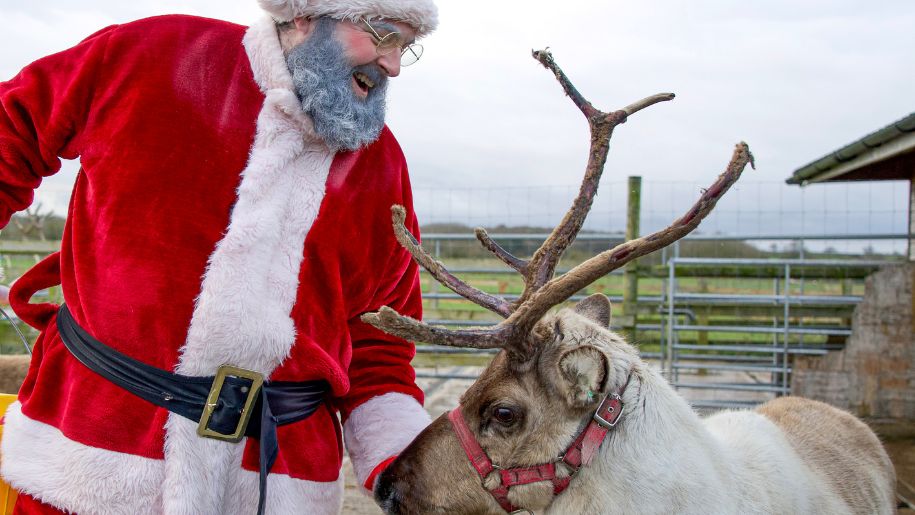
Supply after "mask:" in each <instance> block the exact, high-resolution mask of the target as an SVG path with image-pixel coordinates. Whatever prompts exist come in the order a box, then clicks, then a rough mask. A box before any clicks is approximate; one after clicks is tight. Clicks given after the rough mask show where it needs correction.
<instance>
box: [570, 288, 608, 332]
mask: <svg viewBox="0 0 915 515" xmlns="http://www.w3.org/2000/svg"><path fill="white" fill-rule="evenodd" d="M575 312H576V313H578V314H579V315H581V316H583V317H585V318H587V319H588V320H591V321H592V322H596V323H597V324H599V325H600V326H601V327H606V328H607V329H609V328H610V299H608V298H607V297H606V296H605V295H604V294H603V293H595V294H594V295H591V296H590V297H588V298H586V299H584V300H582V301H579V303H578V304H576V305H575Z"/></svg>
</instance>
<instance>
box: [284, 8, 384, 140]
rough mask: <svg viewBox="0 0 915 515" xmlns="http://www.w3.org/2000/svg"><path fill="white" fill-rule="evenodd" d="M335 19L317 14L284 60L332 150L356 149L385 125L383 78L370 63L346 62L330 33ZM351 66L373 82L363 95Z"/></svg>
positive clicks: (296, 86)
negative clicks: (354, 81) (355, 87)
mask: <svg viewBox="0 0 915 515" xmlns="http://www.w3.org/2000/svg"><path fill="white" fill-rule="evenodd" d="M336 23H337V22H336V21H335V20H332V19H329V18H321V19H319V20H318V21H317V26H316V27H315V31H314V32H313V33H312V35H311V37H309V38H308V39H307V40H305V41H304V42H303V43H301V44H299V45H298V46H296V47H294V48H293V49H292V50H290V51H289V55H288V56H287V57H286V64H287V65H288V66H289V72H290V73H291V74H292V83H293V85H294V87H295V91H296V94H297V95H298V97H299V100H300V101H301V102H302V110H303V111H304V112H305V113H306V114H308V115H309V116H310V117H311V119H312V121H313V122H314V126H315V132H317V133H318V135H319V136H321V138H323V139H324V142H325V143H326V144H327V146H328V147H330V148H331V149H333V150H340V149H346V150H358V149H359V148H362V147H364V146H366V145H368V144H370V143H372V142H374V141H375V140H377V139H378V135H379V134H380V133H381V129H382V128H383V127H384V115H385V92H386V91H387V85H388V77H387V75H385V74H384V72H382V71H381V70H380V69H379V68H378V67H377V66H375V65H371V64H369V65H362V66H358V67H355V68H354V67H353V66H352V65H350V64H349V63H348V62H347V59H346V55H345V54H344V50H343V45H342V44H340V42H339V41H337V39H336V38H335V37H334V30H335V29H336ZM356 71H360V72H362V73H364V74H365V75H367V76H368V77H369V78H370V79H371V80H372V81H373V82H374V83H375V87H373V88H371V89H370V90H369V93H368V97H366V98H365V99H360V98H358V97H356V94H355V92H354V91H353V87H352V76H353V73H354V72H356Z"/></svg>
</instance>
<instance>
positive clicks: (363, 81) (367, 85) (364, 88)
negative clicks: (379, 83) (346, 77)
mask: <svg viewBox="0 0 915 515" xmlns="http://www.w3.org/2000/svg"><path fill="white" fill-rule="evenodd" d="M353 81H354V82H355V83H356V88H357V90H358V92H360V93H362V95H363V96H365V95H368V94H369V90H370V89H372V88H374V87H375V81H373V80H372V79H370V78H369V77H368V75H366V74H364V73H362V72H355V73H353Z"/></svg>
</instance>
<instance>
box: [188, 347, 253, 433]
mask: <svg viewBox="0 0 915 515" xmlns="http://www.w3.org/2000/svg"><path fill="white" fill-rule="evenodd" d="M226 377H240V378H242V379H250V380H251V386H250V389H249V390H248V397H247V398H246V399H245V406H244V408H242V410H241V415H240V416H239V417H238V426H236V427H235V432H234V433H232V434H223V433H220V432H218V431H213V430H212V429H210V428H209V427H207V426H209V424H210V417H212V416H213V411H214V410H215V409H216V403H217V402H218V400H219V394H220V392H222V385H223V383H225V381H226ZM263 384H264V376H263V375H262V374H259V373H257V372H254V371H252V370H245V369H243V368H238V367H233V366H229V365H222V366H221V367H219V369H218V370H217V371H216V377H215V378H214V379H213V386H212V387H211V388H210V394H209V395H207V402H206V404H205V405H204V406H203V415H202V416H201V417H200V423H199V424H198V425H197V435H198V436H201V437H203V438H213V439H215V440H224V441H226V442H233V443H237V442H240V441H241V439H242V437H244V435H245V429H246V428H247V427H248V421H249V420H251V408H252V407H254V403H255V402H256V401H257V395H258V393H259V392H260V389H261V386H263Z"/></svg>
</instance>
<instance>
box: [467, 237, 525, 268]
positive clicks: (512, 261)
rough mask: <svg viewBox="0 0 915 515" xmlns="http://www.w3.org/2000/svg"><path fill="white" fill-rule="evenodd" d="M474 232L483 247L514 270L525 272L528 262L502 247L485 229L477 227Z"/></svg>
mask: <svg viewBox="0 0 915 515" xmlns="http://www.w3.org/2000/svg"><path fill="white" fill-rule="evenodd" d="M474 233H475V234H476V235H477V239H478V240H480V243H481V244H482V245H483V247H485V248H486V249H487V250H489V251H490V252H492V253H493V254H494V255H495V256H496V257H497V258H499V260H500V261H502V262H503V263H505V264H506V265H508V266H510V267H512V268H513V269H515V271H517V272H520V273H521V274H522V275H525V274H527V265H528V262H527V261H525V260H523V259H519V258H516V257H515V256H513V255H511V253H509V252H508V251H507V250H505V249H504V248H502V246H501V245H499V244H498V243H496V242H495V241H494V240H493V239H492V238H491V237H490V236H489V233H488V232H486V229H484V228H482V227H477V229H476V231H474Z"/></svg>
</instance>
